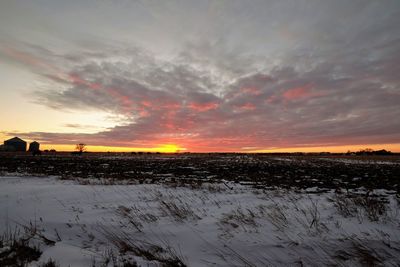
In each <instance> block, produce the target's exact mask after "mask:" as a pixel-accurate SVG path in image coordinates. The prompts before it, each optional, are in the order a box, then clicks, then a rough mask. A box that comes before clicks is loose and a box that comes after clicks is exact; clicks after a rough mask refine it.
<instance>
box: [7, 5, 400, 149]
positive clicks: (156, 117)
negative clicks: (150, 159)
mask: <svg viewBox="0 0 400 267" xmlns="http://www.w3.org/2000/svg"><path fill="white" fill-rule="evenodd" d="M399 25H400V1H398V0H380V1H373V0H352V1H348V0H291V1H289V0H260V1H258V0H252V1H235V0H226V1H225V0H219V1H202V0H193V1H172V0H171V1H151V0H150V1H140V0H138V1H135V0H130V1H128V0H120V1H107V0H102V1H94V0H79V1H78V0H71V1H61V0H58V1H56V0H31V1H22V0H1V1H0V139H6V138H8V137H13V136H19V137H21V138H24V139H26V140H37V141H39V142H41V144H42V147H45V148H50V147H54V148H57V149H61V150H70V149H73V148H74V144H76V143H85V144H87V145H88V146H89V147H91V148H92V150H93V151H94V150H97V151H132V150H143V151H157V150H161V151H177V150H179V151H191V152H216V151H235V152H255V151H256V152H265V151H271V152H273V151H332V152H339V151H347V150H349V149H350V150H357V149H361V148H366V147H369V148H376V149H379V148H385V149H388V150H392V151H397V152H400V134H399V133H400V119H399V118H400V27H399Z"/></svg>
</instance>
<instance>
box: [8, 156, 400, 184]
mask: <svg viewBox="0 0 400 267" xmlns="http://www.w3.org/2000/svg"><path fill="white" fill-rule="evenodd" d="M0 173H3V174H7V173H21V174H27V175H36V176H38V175H43V176H48V175H55V176H60V177H61V178H63V179H70V178H112V179H115V180H130V181H132V182H138V183H144V182H146V183H155V182H167V183H168V182H171V183H178V184H179V183H185V184H186V183H189V184H195V183H202V182H213V181H215V182H220V181H221V180H228V181H236V182H240V183H253V184H254V185H255V186H257V187H274V186H277V187H284V188H293V187H296V188H309V187H318V188H327V189H331V188H349V189H350V188H360V187H365V188H366V189H389V190H396V191H397V192H400V158H399V157H398V156H371V157H362V156H348V157H343V156H342V157H339V156H327V157H321V156H294V155H293V156H276V155H257V154H256V155H255V154H173V155H172V154H165V155H164V154H162V155H158V154H151V155H148V154H143V155H137V154H136V155H131V154H124V155H115V154H96V153H87V154H85V155H83V156H72V155H69V154H61V153H59V154H53V155H42V156H31V155H29V154H12V153H2V154H0Z"/></svg>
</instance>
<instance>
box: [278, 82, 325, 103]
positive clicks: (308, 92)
mask: <svg viewBox="0 0 400 267" xmlns="http://www.w3.org/2000/svg"><path fill="white" fill-rule="evenodd" d="M312 88H313V85H312V84H307V85H305V86H300V87H295V88H291V89H289V90H287V91H285V92H284V93H283V94H282V96H283V98H284V99H285V100H288V101H295V100H298V99H304V98H311V97H317V96H322V95H324V93H322V92H315V91H313V89H312Z"/></svg>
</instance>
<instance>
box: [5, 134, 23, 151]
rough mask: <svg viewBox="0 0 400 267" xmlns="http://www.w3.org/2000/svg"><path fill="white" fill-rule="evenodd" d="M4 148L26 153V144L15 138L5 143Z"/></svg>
mask: <svg viewBox="0 0 400 267" xmlns="http://www.w3.org/2000/svg"><path fill="white" fill-rule="evenodd" d="M4 147H5V148H6V149H7V150H11V151H26V142H25V141H24V140H22V139H21V138H18V137H14V138H11V139H9V140H6V141H4Z"/></svg>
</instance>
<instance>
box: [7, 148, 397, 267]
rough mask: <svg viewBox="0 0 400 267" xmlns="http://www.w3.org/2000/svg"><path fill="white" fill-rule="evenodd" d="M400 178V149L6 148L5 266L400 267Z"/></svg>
mask: <svg viewBox="0 0 400 267" xmlns="http://www.w3.org/2000/svg"><path fill="white" fill-rule="evenodd" d="M399 182H400V158H399V157H398V156H317V155H313V156H305V155H292V156H287V155H285V156H282V155H267V154H107V153H103V154H100V153H99V154H96V153H86V154H84V155H83V156H72V155H69V154H62V153H57V154H48V155H43V156H36V157H33V156H30V155H27V154H13V153H3V154H1V155H0V186H1V188H2V190H1V193H0V206H1V214H0V227H1V231H2V233H3V234H2V238H1V240H0V246H1V248H0V265H1V266H14V265H12V264H11V263H12V262H14V263H15V262H18V264H20V265H16V266H52V265H49V264H54V265H55V266H322V265H329V266H398V264H399V260H398V259H399V258H400V214H399V208H400V190H399V184H400V183H399ZM16 255H18V257H16ZM21 255H24V256H21ZM7 264H9V265H7ZM10 264H11V265H10ZM46 264H47V265H46Z"/></svg>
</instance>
